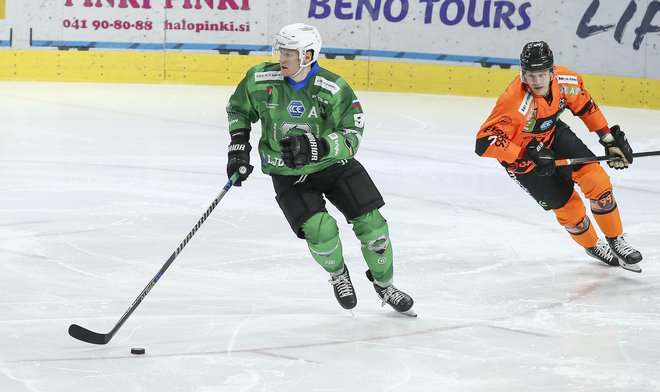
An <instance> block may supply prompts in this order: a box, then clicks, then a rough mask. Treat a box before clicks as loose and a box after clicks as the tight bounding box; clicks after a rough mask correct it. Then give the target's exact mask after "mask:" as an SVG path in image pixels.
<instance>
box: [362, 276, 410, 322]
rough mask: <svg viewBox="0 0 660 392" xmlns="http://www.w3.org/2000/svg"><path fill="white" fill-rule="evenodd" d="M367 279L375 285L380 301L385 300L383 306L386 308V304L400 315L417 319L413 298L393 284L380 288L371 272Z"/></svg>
mask: <svg viewBox="0 0 660 392" xmlns="http://www.w3.org/2000/svg"><path fill="white" fill-rule="evenodd" d="M367 278H368V279H369V281H370V282H371V283H373V285H374V289H375V290H376V294H378V297H380V299H381V300H383V302H382V303H381V306H385V304H388V305H390V306H391V307H392V308H393V309H394V310H396V311H397V312H399V313H403V314H405V315H408V316H412V317H417V313H415V311H414V310H413V309H412V307H413V303H414V301H413V299H412V297H410V296H409V295H408V294H406V293H404V292H403V291H401V290H399V289H397V288H396V287H394V285H393V284H391V285H389V286H387V287H380V286H379V285H377V284H376V283H375V282H374V277H373V275H372V274H371V271H369V270H367Z"/></svg>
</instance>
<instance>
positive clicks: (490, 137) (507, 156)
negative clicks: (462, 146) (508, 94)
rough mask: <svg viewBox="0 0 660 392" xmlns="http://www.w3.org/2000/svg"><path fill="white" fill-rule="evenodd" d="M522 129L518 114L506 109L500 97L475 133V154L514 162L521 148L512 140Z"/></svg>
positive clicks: (518, 156)
mask: <svg viewBox="0 0 660 392" xmlns="http://www.w3.org/2000/svg"><path fill="white" fill-rule="evenodd" d="M522 128H523V124H522V119H521V118H520V115H519V113H518V112H517V111H515V110H513V111H512V110H510V109H508V108H507V105H506V103H505V102H504V99H503V98H502V97H500V99H498V102H497V104H496V105H495V108H494V109H493V112H492V113H491V114H490V116H489V117H488V119H487V120H486V122H485V123H484V124H483V125H482V126H481V128H480V129H479V132H477V141H476V146H475V153H476V154H477V155H479V156H481V157H490V158H496V159H498V160H500V161H503V162H515V161H516V160H517V159H519V158H520V157H521V156H522V153H523V148H522V147H521V146H519V145H517V144H515V143H513V142H512V140H513V138H514V136H515V135H516V134H517V133H518V131H519V130H520V129H522Z"/></svg>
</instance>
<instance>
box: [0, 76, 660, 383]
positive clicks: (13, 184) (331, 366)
mask: <svg viewBox="0 0 660 392" xmlns="http://www.w3.org/2000/svg"><path fill="white" fill-rule="evenodd" d="M232 91H233V88H228V87H208V86H174V85H113V84H54V83H53V84H48V83H2V84H0V107H1V108H2V109H1V111H2V116H0V265H1V273H0V290H1V294H2V295H1V296H0V391H11V392H22V391H44V392H45V391H48V392H60V391H62V392H64V391H66V392H71V391H86V392H97V391H127V392H128V391H200V392H210V391H232V392H233V391H287V392H288V391H360V392H362V391H414V392H419V391H530V390H535V391H653V390H656V391H657V390H660V372H659V371H658V370H659V369H660V282H659V279H660V209H659V206H660V157H647V158H641V159H638V160H637V161H635V162H634V164H633V166H632V167H631V168H630V169H629V170H625V171H616V172H615V171H614V170H611V169H609V168H608V169H607V171H608V173H609V174H610V176H611V179H612V182H613V184H614V193H615V195H616V198H617V201H618V204H619V208H620V210H621V213H622V217H623V222H624V230H625V231H626V232H627V233H628V241H629V242H630V243H631V244H632V245H634V246H635V247H637V248H638V249H640V250H641V252H642V253H643V255H644V261H642V263H641V267H642V269H643V273H642V274H635V273H632V272H629V271H625V270H623V269H621V268H614V267H607V266H605V265H604V264H601V263H599V262H597V261H595V260H593V259H591V258H590V257H588V256H587V255H586V254H585V253H584V251H583V250H582V249H581V248H580V247H579V246H578V245H577V244H575V243H574V242H573V241H572V240H571V239H570V238H569V236H568V234H566V232H565V230H564V229H563V228H561V227H560V226H559V224H558V223H557V222H556V220H555V218H554V214H552V213H550V212H544V211H543V210H542V209H541V208H540V207H538V206H537V205H536V203H535V202H534V201H533V200H532V199H531V197H529V196H528V195H527V194H525V193H524V192H523V191H522V190H521V189H520V188H519V187H518V185H516V184H515V183H514V182H513V181H511V180H510V179H509V178H508V176H507V175H506V173H505V172H504V170H503V169H502V168H501V167H500V166H499V165H498V163H497V162H496V161H495V160H492V159H485V158H479V157H477V155H475V153H474V141H475V134H476V131H477V130H478V128H479V126H480V125H481V123H482V122H483V121H484V120H485V119H486V117H487V116H488V114H489V113H490V110H491V109H492V106H493V104H494V102H495V100H494V99H486V98H468V97H457V96H434V95H408V94H394V93H375V92H358V97H359V98H360V100H361V102H362V106H363V108H364V110H365V112H366V115H367V125H366V129H365V134H364V138H363V144H362V147H361V148H360V151H359V153H358V156H357V158H358V159H359V160H360V162H362V164H363V165H364V166H365V167H366V168H367V170H368V171H369V172H370V174H371V176H372V178H373V179H374V181H375V182H376V184H377V185H378V186H379V188H380V190H381V192H382V193H383V196H384V197H385V201H386V203H387V204H386V206H385V207H384V208H383V209H382V213H383V215H384V216H385V217H386V218H387V220H388V222H389V225H390V232H391V237H392V241H393V247H394V248H393V249H394V255H395V284H396V285H397V287H399V288H401V289H402V290H404V291H407V292H408V293H409V294H411V295H412V296H413V298H414V299H415V309H416V311H417V313H418V314H419V317H418V318H416V319H415V318H409V317H405V316H401V315H398V314H396V313H395V312H394V311H393V310H392V309H389V308H381V306H380V300H379V299H378V298H377V297H376V294H375V292H374V290H373V288H372V287H371V284H370V283H369V282H368V281H367V279H366V277H365V276H364V270H365V269H366V264H365V262H364V261H363V259H362V256H361V253H360V249H359V242H358V241H357V239H355V237H354V236H353V232H352V230H351V227H350V226H349V225H348V224H347V223H346V222H345V221H344V220H343V219H342V217H341V215H340V214H339V213H338V212H337V210H335V209H334V208H332V207H330V212H331V213H332V214H333V215H334V216H335V217H336V218H337V220H338V221H339V224H340V234H341V235H342V240H343V244H344V249H345V259H346V261H347V264H348V265H349V267H350V269H351V275H352V277H353V282H354V284H355V286H356V290H357V296H358V305H357V307H356V308H355V309H354V312H353V315H352V314H351V313H350V312H348V311H345V310H343V309H342V308H340V307H339V305H338V304H337V303H336V301H335V298H334V296H333V294H332V288H331V286H330V284H328V282H327V280H328V276H327V274H326V273H325V272H324V271H323V270H322V269H321V268H320V267H319V266H318V265H317V264H316V263H315V262H314V261H313V260H312V258H311V256H310V255H309V253H308V250H307V247H306V244H305V242H304V241H301V240H298V239H297V238H296V237H295V236H294V234H293V233H292V232H291V230H290V229H289V227H288V225H287V223H286V221H285V219H284V217H283V215H282V213H281V212H280V210H279V208H278V206H277V204H276V202H275V199H274V191H273V190H272V185H271V182H270V179H269V178H268V177H267V176H265V175H263V174H262V173H260V172H257V171H258V169H257V170H255V173H254V174H253V175H252V176H251V177H250V178H249V179H248V181H246V182H245V184H244V186H242V187H240V188H238V187H234V188H232V189H230V190H229V192H228V193H227V194H226V196H225V198H224V199H223V200H222V201H221V202H220V204H219V205H218V206H217V208H216V209H215V211H214V212H213V214H212V215H211V216H210V218H209V219H208V220H207V221H206V223H205V224H204V225H203V226H202V227H201V228H200V229H199V231H198V232H197V234H196V235H195V236H194V237H193V238H192V240H191V241H190V243H189V244H188V246H187V247H186V248H185V249H184V250H183V252H182V253H181V254H180V255H179V257H178V258H177V259H176V260H175V262H174V263H173V264H172V266H171V267H170V269H169V270H168V271H167V272H166V273H165V275H164V276H163V278H162V279H161V280H160V281H159V282H158V284H156V286H155V287H154V288H153V290H152V291H151V292H150V293H149V295H148V296H147V297H146V299H145V300H144V302H142V304H141V305H140V306H139V307H138V309H137V311H136V312H135V313H134V314H133V315H132V316H131V317H130V318H129V319H128V321H127V322H126V324H124V326H123V327H122V328H121V329H120V330H119V332H118V333H117V334H116V335H115V337H114V338H113V339H112V340H111V341H110V342H109V343H108V344H107V345H104V346H96V345H91V344H87V343H83V342H80V341H78V340H75V339H73V338H71V337H70V336H69V335H68V334H67V329H68V327H69V325H70V324H72V323H77V324H80V325H82V326H84V327H86V328H89V329H91V330H94V331H97V332H102V333H106V332H109V331H110V329H112V327H113V326H114V325H115V323H116V322H117V321H118V320H119V318H120V317H121V316H122V314H124V312H125V311H126V309H128V308H129V306H130V305H131V304H132V303H133V301H134V300H135V298H136V297H137V295H138V294H139V293H140V292H141V291H142V289H143V288H144V287H145V285H146V284H147V283H148V282H149V280H150V279H151V278H152V277H153V276H154V275H155V274H156V272H157V271H158V270H159V269H160V268H161V266H162V265H163V264H164V263H165V261H166V260H167V258H168V257H169V256H170V255H171V254H172V252H173V251H174V250H175V249H176V247H177V246H178V245H179V243H181V241H183V239H184V238H185V236H186V235H187V233H188V232H189V231H190V229H191V228H192V227H193V226H194V225H195V223H196V222H197V221H198V219H199V218H200V217H201V216H202V214H203V213H204V211H205V210H206V209H207V207H208V206H209V205H210V204H211V202H212V201H213V199H214V198H215V197H216V195H217V194H218V193H219V192H220V190H221V189H222V186H223V185H224V184H225V183H226V182H227V178H226V175H225V165H226V151H227V144H228V142H229V137H228V133H227V119H226V115H225V104H226V102H227V100H228V97H229V95H230V94H231V92H232ZM603 111H604V113H605V115H606V117H607V118H608V120H609V122H610V125H613V124H620V125H621V128H622V129H623V130H624V131H625V132H626V133H627V135H628V138H629V140H630V142H631V144H632V146H633V148H634V149H635V150H636V151H638V152H641V151H647V150H660V112H659V111H651V110H639V109H623V108H614V107H603ZM562 119H564V120H565V121H566V122H568V123H570V124H572V125H573V126H574V127H573V129H574V131H575V132H576V133H577V134H578V135H579V136H580V137H582V139H583V140H584V141H585V142H586V143H587V144H588V145H589V146H590V147H593V148H592V149H593V151H594V152H596V154H597V155H602V154H603V151H602V147H601V146H600V145H599V144H598V143H597V137H596V135H595V134H588V133H587V131H586V129H585V128H584V126H583V125H582V124H581V122H580V121H579V120H578V119H577V118H573V117H572V116H571V114H570V112H568V111H566V113H565V114H564V116H563V117H562ZM256 133H258V131H255V132H253V138H252V141H253V145H256V139H257V137H256V135H255V134H256ZM252 160H253V163H254V162H258V155H257V153H256V148H255V149H254V150H253V152H252ZM132 347H144V348H145V349H146V354H145V355H142V356H136V355H131V354H130V349H131V348H132Z"/></svg>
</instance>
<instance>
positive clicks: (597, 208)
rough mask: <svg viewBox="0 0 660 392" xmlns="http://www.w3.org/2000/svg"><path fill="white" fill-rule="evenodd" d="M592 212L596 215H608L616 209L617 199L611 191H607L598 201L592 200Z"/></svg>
mask: <svg viewBox="0 0 660 392" xmlns="http://www.w3.org/2000/svg"><path fill="white" fill-rule="evenodd" d="M590 207H591V212H593V213H594V214H596V215H602V214H607V213H609V212H612V211H614V209H616V199H615V198H614V194H613V193H612V192H611V191H606V192H605V193H603V194H602V195H601V196H600V197H598V198H597V199H591V200H590Z"/></svg>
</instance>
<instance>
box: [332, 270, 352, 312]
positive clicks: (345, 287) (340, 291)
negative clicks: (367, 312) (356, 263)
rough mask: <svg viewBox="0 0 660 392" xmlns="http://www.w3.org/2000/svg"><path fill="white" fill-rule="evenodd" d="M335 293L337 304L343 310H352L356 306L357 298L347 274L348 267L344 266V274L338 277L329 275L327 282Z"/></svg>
mask: <svg viewBox="0 0 660 392" xmlns="http://www.w3.org/2000/svg"><path fill="white" fill-rule="evenodd" d="M328 282H330V284H331V285H332V289H333V290H334V291H335V298H337V302H339V305H341V307H342V308H344V309H353V308H354V307H355V305H357V296H356V295H355V289H354V288H353V283H352V282H351V276H350V275H349V274H348V267H347V266H346V264H344V272H342V273H341V274H339V275H332V274H330V280H329V281H328Z"/></svg>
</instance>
